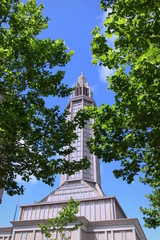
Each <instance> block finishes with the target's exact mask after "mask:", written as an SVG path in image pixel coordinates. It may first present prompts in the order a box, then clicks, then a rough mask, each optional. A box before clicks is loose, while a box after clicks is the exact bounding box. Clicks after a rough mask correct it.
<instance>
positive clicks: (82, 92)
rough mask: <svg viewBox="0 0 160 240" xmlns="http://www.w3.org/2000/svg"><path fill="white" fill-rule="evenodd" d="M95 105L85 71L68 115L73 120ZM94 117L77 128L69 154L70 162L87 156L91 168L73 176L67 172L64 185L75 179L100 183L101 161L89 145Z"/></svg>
mask: <svg viewBox="0 0 160 240" xmlns="http://www.w3.org/2000/svg"><path fill="white" fill-rule="evenodd" d="M89 105H93V106H95V101H94V100H93V93H92V92H91V87H90V86H89V85H88V83H87V82H86V78H85V77H84V75H83V73H81V75H80V76H79V78H78V81H77V83H76V86H75V90H74V91H73V93H72V95H71V98H70V101H69V102H68V104H67V106H66V109H67V110H68V111H69V112H70V115H69V116H68V121H71V120H73V118H74V117H75V115H76V113H77V112H78V111H79V110H80V109H83V108H84V107H86V106H89ZM93 121H94V120H93V119H90V120H88V121H87V124H86V125H85V127H84V128H83V129H80V128H77V129H76V134H77V135H78V139H77V140H76V141H75V142H74V143H73V146H74V147H75V148H76V150H75V151H74V152H72V153H71V154H69V156H68V159H67V160H69V161H70V162H72V161H74V160H76V161H79V160H80V159H82V158H84V157H85V156H86V157H87V158H88V160H89V161H90V168H88V169H87V170H81V171H79V172H77V173H75V174H74V175H72V176H68V175H67V174H64V175H61V178H60V184H61V185H62V184H63V183H64V182H65V181H75V180H80V179H83V180H84V181H89V182H92V183H95V184H98V185H99V186H100V185H101V184H100V163H99V159H97V157H96V156H95V155H94V154H90V152H89V149H88V147H87V139H88V137H90V136H93V130H92V129H90V124H92V123H93Z"/></svg>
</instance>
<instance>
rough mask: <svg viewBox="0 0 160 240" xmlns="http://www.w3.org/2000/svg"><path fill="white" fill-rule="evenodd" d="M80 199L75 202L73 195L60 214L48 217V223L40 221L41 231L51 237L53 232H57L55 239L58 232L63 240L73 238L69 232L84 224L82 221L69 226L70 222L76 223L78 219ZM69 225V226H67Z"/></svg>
mask: <svg viewBox="0 0 160 240" xmlns="http://www.w3.org/2000/svg"><path fill="white" fill-rule="evenodd" d="M79 204H80V201H77V202H75V201H74V200H73V198H72V197H71V198H70V200H69V202H68V205H63V206H62V210H61V211H59V213H58V214H59V216H57V217H56V218H54V219H48V224H43V223H40V224H39V226H40V228H41V233H42V234H45V236H46V237H47V238H50V237H51V235H52V232H53V233H54V232H55V233H56V238H55V240H57V239H58V233H59V234H60V237H61V239H62V240H69V239H71V237H70V234H68V233H69V232H70V233H71V232H72V231H75V230H77V229H78V227H80V226H81V225H82V223H79V224H75V225H74V227H69V226H68V224H69V223H75V221H76V220H77V217H76V214H77V213H78V212H79ZM67 226H68V227H67Z"/></svg>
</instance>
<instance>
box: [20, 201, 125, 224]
mask: <svg viewBox="0 0 160 240" xmlns="http://www.w3.org/2000/svg"><path fill="white" fill-rule="evenodd" d="M61 208H62V204H50V205H47V204H46V205H40V206H36V205H35V206H25V207H22V208H21V214H20V219H19V220H23V221H24V220H36V219H48V218H54V217H56V216H57V215H58V212H59V211H60V210H61ZM116 208H118V207H116V206H115V201H114V199H112V198H111V199H110V198H109V199H99V200H90V201H84V202H81V203H80V206H79V212H78V214H77V216H78V217H80V216H81V217H85V218H87V219H88V220H89V221H104V220H113V219H116V212H117V214H118V218H124V215H123V213H122V211H120V209H119V210H116Z"/></svg>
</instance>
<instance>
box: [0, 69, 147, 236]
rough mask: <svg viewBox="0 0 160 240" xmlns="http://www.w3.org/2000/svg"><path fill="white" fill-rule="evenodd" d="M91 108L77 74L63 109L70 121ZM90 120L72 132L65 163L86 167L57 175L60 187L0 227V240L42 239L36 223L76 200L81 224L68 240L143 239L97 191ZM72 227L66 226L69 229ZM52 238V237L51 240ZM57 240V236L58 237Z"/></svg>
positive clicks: (97, 168)
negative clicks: (73, 136) (84, 160)
mask: <svg viewBox="0 0 160 240" xmlns="http://www.w3.org/2000/svg"><path fill="white" fill-rule="evenodd" d="M91 104H92V105H94V106H95V101H94V99H93V94H92V92H91V87H90V86H89V85H88V83H87V82H86V78H85V77H84V75H83V73H81V75H80V77H79V78H78V81H77V83H76V86H75V89H74V92H73V93H72V95H71V98H70V100H69V102H68V104H67V106H66V109H67V110H69V112H70V115H69V116H68V120H72V119H73V118H74V116H75V114H76V113H77V112H78V110H79V109H82V108H84V107H85V106H89V105H91ZM93 122H94V119H90V120H89V121H88V122H87V124H86V125H85V127H84V128H83V129H79V128H77V129H76V133H77V135H78V139H77V140H75V142H74V143H73V146H74V147H75V148H76V150H75V151H74V152H72V153H71V154H69V155H68V156H67V157H68V160H69V161H72V160H76V161H78V160H80V159H82V158H84V157H85V156H87V158H88V159H89V161H90V168H88V169H87V170H80V171H79V172H76V173H75V174H74V175H71V176H68V175H67V174H64V175H61V176H60V186H59V187H58V188H57V189H56V190H55V191H53V192H51V193H50V194H49V195H48V196H46V197H45V198H44V199H42V200H41V201H39V202H36V203H33V204H30V205H23V206H21V207H20V214H19V220H18V221H14V222H12V227H3V228H0V240H11V239H13V240H46V239H47V238H46V237H45V236H44V235H42V234H41V233H40V228H39V226H38V224H39V223H41V222H43V223H45V221H46V220H47V219H48V218H51V219H52V218H54V217H56V216H57V215H58V212H59V211H60V210H61V207H62V205H64V204H67V202H68V200H69V199H70V197H71V196H72V198H73V199H74V200H75V201H76V200H80V205H79V213H78V214H77V217H78V218H77V222H76V223H80V222H83V225H82V226H80V227H79V229H78V230H76V231H74V232H72V233H71V236H70V237H71V240H146V237H145V234H144V232H143V229H142V227H141V225H140V223H139V221H138V219H137V218H127V217H126V214H125V213H124V211H123V209H122V208H121V206H120V204H119V203H118V201H117V199H116V197H115V196H106V195H105V194H104V193H103V191H102V189H101V178H100V162H99V159H98V158H97V157H96V156H95V155H94V154H91V153H90V152H89V150H88V148H87V144H86V143H87V139H88V137H89V136H93V131H92V129H90V128H89V126H90V124H92V123H93ZM72 225H73V226H74V223H70V224H69V226H72ZM54 238H55V234H52V237H51V239H54ZM58 239H59V240H60V239H61V238H60V236H58Z"/></svg>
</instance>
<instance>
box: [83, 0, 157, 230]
mask: <svg viewBox="0 0 160 240" xmlns="http://www.w3.org/2000/svg"><path fill="white" fill-rule="evenodd" d="M101 7H102V9H103V10H104V11H106V12H107V14H106V15H107V16H106V19H105V21H104V27H105V33H102V31H101V29H100V28H99V27H96V28H95V29H94V30H93V35H94V38H93V41H92V43H91V46H92V54H93V63H94V64H99V65H101V66H104V67H105V66H107V67H108V68H109V69H113V70H114V74H113V76H108V77H107V81H108V84H109V86H108V87H109V89H111V90H113V91H114V93H115V104H114V105H112V106H109V105H108V104H103V105H101V107H100V108H99V109H98V108H90V114H91V115H92V117H93V118H95V124H94V125H93V126H92V127H93V130H94V138H92V139H90V140H89V143H88V144H89V147H90V149H91V151H92V152H93V153H95V154H96V155H97V156H98V157H99V158H103V161H104V162H111V161H120V163H121V168H120V169H116V170H114V175H115V177H117V178H119V177H122V178H123V180H126V181H127V182H128V183H131V182H132V181H133V179H134V177H135V175H139V176H140V180H141V181H142V182H143V183H144V184H148V185H149V186H150V187H151V188H152V189H153V193H152V194H151V195H149V196H148V198H149V201H150V209H148V210H147V209H143V208H141V211H142V212H143V213H144V220H145V222H146V225H147V226H148V227H153V228H156V227H158V226H160V222H159V210H160V200H159V199H160V198H159V197H157V196H159V191H160V164H159V159H160V148H159V139H160V78H159V76H160V32H159V29H160V18H159V16H160V1H159V0H140V1H136V0H124V1H118V0H115V1H114V0H108V1H105V0H102V1H101ZM113 36H114V37H115V41H114V47H113V48H112V47H111V46H110V45H109V44H108V42H107V39H108V38H111V37H113ZM151 216H152V217H151Z"/></svg>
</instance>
